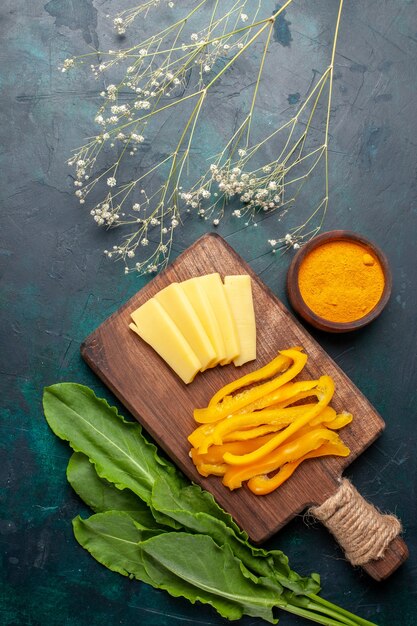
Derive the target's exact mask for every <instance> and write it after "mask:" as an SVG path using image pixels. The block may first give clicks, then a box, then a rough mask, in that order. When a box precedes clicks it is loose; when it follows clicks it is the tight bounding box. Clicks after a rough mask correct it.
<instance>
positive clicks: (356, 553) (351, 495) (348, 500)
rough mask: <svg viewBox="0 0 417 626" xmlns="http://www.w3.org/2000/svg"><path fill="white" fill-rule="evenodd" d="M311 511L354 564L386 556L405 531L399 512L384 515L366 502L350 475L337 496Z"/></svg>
mask: <svg viewBox="0 0 417 626" xmlns="http://www.w3.org/2000/svg"><path fill="white" fill-rule="evenodd" d="M309 513H311V514H312V515H313V516H314V517H316V518H317V519H318V520H320V521H321V522H322V523H323V524H324V525H325V526H326V528H328V529H329V531H330V532H331V533H332V535H333V536H334V537H335V539H336V541H337V542H338V543H339V544H340V546H341V547H342V548H343V550H344V552H345V556H346V558H347V559H348V560H349V561H350V562H351V563H352V565H364V564H365V563H368V562H369V561H374V560H376V559H380V558H382V557H383V555H384V552H385V550H386V548H387V547H388V546H389V544H390V543H391V541H392V540H393V539H395V537H396V536H397V535H399V534H400V532H401V522H400V521H399V519H398V518H397V517H395V515H384V514H383V513H381V512H380V511H378V509H377V508H376V507H375V506H374V505H372V504H370V503H369V502H366V500H364V498H362V496H361V495H360V493H358V491H356V489H355V487H354V486H353V485H352V483H351V482H350V481H349V480H347V479H346V478H344V479H343V480H342V482H341V485H340V487H339V489H338V490H337V491H336V493H335V494H334V495H333V496H330V498H328V499H327V500H326V501H325V502H323V504H321V505H320V506H315V507H311V508H310V509H309Z"/></svg>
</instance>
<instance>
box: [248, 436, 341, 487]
mask: <svg viewBox="0 0 417 626" xmlns="http://www.w3.org/2000/svg"><path fill="white" fill-rule="evenodd" d="M349 453H350V450H349V448H348V447H347V446H345V445H344V443H343V442H342V441H336V442H327V443H324V444H322V445H321V446H320V447H319V448H317V450H311V451H310V452H307V454H305V455H304V456H302V457H300V458H299V459H297V460H296V461H290V462H289V463H286V464H285V465H283V466H282V467H281V468H280V469H279V471H278V472H277V473H276V474H275V475H274V476H272V477H271V478H269V477H268V476H267V475H266V474H263V475H261V476H254V477H253V478H250V479H249V480H248V483H247V485H248V488H249V489H250V491H252V492H253V493H254V494H255V495H257V496H263V495H266V494H268V493H271V492H272V491H275V489H277V488H278V487H280V486H281V485H282V484H283V483H284V482H285V481H286V480H287V479H288V478H290V476H292V474H293V473H294V472H295V470H296V469H297V467H299V465H301V463H303V462H304V461H306V460H307V459H313V458H314V459H315V458H318V457H322V456H348V455H349Z"/></svg>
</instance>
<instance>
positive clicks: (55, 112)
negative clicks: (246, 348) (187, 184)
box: [0, 0, 417, 626]
mask: <svg viewBox="0 0 417 626" xmlns="http://www.w3.org/2000/svg"><path fill="white" fill-rule="evenodd" d="M126 4H129V3H127V2H124V5H126ZM185 4H186V5H189V6H191V5H192V2H189V1H186V2H185ZM116 5H118V3H117V2H113V3H111V2H103V1H102V0H94V1H93V0H50V1H49V2H45V1H42V0H31V1H30V2H25V1H23V0H2V2H1V7H0V30H1V42H2V45H1V49H0V64H1V66H0V88H1V93H2V96H1V111H0V114H1V124H0V133H1V136H2V139H1V145H2V150H1V157H0V158H1V177H2V184H1V195H2V209H1V215H0V220H1V231H0V239H1V241H0V280H1V305H2V306H1V310H2V313H3V316H2V317H3V319H2V324H1V326H0V359H1V361H2V363H1V366H0V369H1V385H2V390H1V405H2V420H1V422H0V489H1V491H0V542H1V557H2V566H1V577H2V583H1V587H0V623H1V624H4V625H5V626H44V625H46V624H47V625H48V626H57V625H58V624H59V625H62V624H66V625H71V626H78V625H84V624H89V625H91V626H98V625H101V624H102V623H103V622H104V623H107V624H111V625H113V624H126V625H127V624H143V625H144V626H171V625H173V624H184V623H188V624H204V625H220V624H224V623H225V621H224V620H222V619H220V618H219V617H218V616H217V615H216V614H215V613H214V611H212V610H211V609H210V608H207V607H201V606H198V607H197V606H191V605H189V604H187V603H186V602H185V601H182V600H181V599H173V598H170V597H169V596H168V595H167V594H165V593H163V592H159V591H157V590H154V589H152V588H150V587H148V586H146V585H142V584H140V583H137V582H132V581H129V580H126V579H124V578H122V577H121V576H118V575H117V574H113V573H111V572H109V571H107V570H106V569H104V568H103V567H101V566H100V565H98V564H97V563H96V562H95V561H94V560H93V559H92V558H91V557H90V556H89V555H88V554H87V553H86V552H84V551H83V550H82V549H81V548H80V547H79V546H78V544H77V543H76V542H75V540H74V538H73V535H72V530H71V519H72V518H73V517H74V516H75V515H76V514H78V512H80V511H84V508H83V506H82V505H81V503H80V502H79V501H78V499H77V498H76V497H75V495H74V494H73V493H72V492H71V489H70V487H69V486H68V485H67V483H66V479H65V467H66V461H67V459H68V457H69V451H68V449H67V448H66V446H65V445H63V444H62V443H61V442H60V441H58V440H57V439H55V438H54V436H53V435H52V433H51V432H50V431H49V430H48V428H47V425H46V423H45V421H44V418H43V416H42V411H41V405H40V400H41V394H42V388H43V386H44V385H46V384H51V383H54V382H57V381H61V380H71V381H78V382H82V383H84V384H89V385H91V386H92V387H93V388H94V389H95V390H96V391H97V393H99V394H101V395H105V396H106V397H107V398H110V397H111V396H110V394H109V393H108V392H107V390H106V389H105V388H103V387H102V385H101V384H100V383H99V381H98V380H97V379H96V378H95V377H94V376H93V375H92V373H91V372H90V371H89V370H88V368H87V367H86V366H85V365H84V364H83V362H82V361H81V358H80V355H79V347H80V343H81V341H82V340H83V339H84V337H85V336H86V335H87V334H88V333H89V332H90V331H92V330H94V328H96V326H97V325H98V324H99V323H100V322H101V321H103V320H104V319H105V318H106V317H107V316H108V315H109V314H110V313H112V312H113V311H115V310H116V309H117V308H118V307H119V306H120V304H121V303H123V302H124V301H125V300H126V299H127V298H129V297H130V296H131V295H132V294H133V293H135V291H137V290H138V289H139V288H140V287H141V286H142V285H143V284H144V283H145V279H139V278H137V277H135V276H134V275H131V276H128V277H125V276H123V275H122V271H121V270H122V268H121V267H120V266H118V265H116V264H111V263H109V262H107V261H106V260H105V259H104V258H103V256H102V250H103V248H105V247H109V238H108V235H106V233H105V232H102V231H99V230H98V229H96V228H95V226H94V225H93V224H92V222H91V221H90V219H89V216H88V210H86V209H83V208H81V207H80V206H79V205H78V204H77V202H76V201H75V198H74V196H73V185H72V179H71V177H70V176H69V172H68V170H67V167H66V165H65V160H66V159H67V157H68V155H69V153H70V150H71V149H73V148H75V147H76V146H77V145H78V144H79V142H80V141H82V138H83V137H84V136H87V135H90V134H91V131H92V122H91V119H92V116H93V114H94V111H95V108H96V105H97V102H98V100H97V93H98V92H99V91H100V89H101V85H100V84H97V83H95V82H94V81H93V80H92V79H91V78H90V77H89V76H88V74H87V73H84V72H83V71H81V72H80V73H76V74H68V75H63V74H60V73H59V72H58V71H57V69H56V68H57V65H58V64H59V62H62V60H63V59H64V58H66V57H68V56H71V55H73V54H80V53H83V52H84V51H85V50H86V49H87V47H88V46H89V45H93V46H99V47H104V48H108V47H112V46H113V47H115V46H117V45H119V44H117V40H116V39H115V37H114V35H113V34H112V32H111V29H110V28H109V25H108V20H106V19H105V15H106V14H107V13H108V12H111V11H114V7H115V6H116ZM275 6H276V5H275V3H274V2H269V1H267V0H265V1H264V2H263V7H262V12H263V14H264V15H268V14H269V13H270V12H271V11H272V10H273V9H274V8H275ZM335 8H336V2H335V1H334V0H320V1H317V2H314V3H312V2H301V1H297V2H294V4H293V5H292V6H291V7H290V9H289V10H288V11H287V13H286V15H285V16H284V18H283V19H282V20H280V21H279V22H278V23H277V27H276V30H275V36H274V41H273V43H272V45H271V50H270V55H275V56H274V59H275V58H276V61H274V62H273V63H272V64H271V63H270V64H269V66H268V68H267V75H266V81H265V86H264V89H263V90H262V93H261V95H260V100H259V109H258V110H259V117H258V119H257V124H258V128H259V129H261V131H263V129H264V128H268V127H273V125H274V124H276V123H277V121H278V120H279V119H285V116H288V112H291V111H295V107H296V104H297V102H298V101H299V99H300V95H301V97H302V96H303V95H304V94H305V93H306V91H307V88H308V85H309V82H310V80H311V77H312V72H313V71H314V69H315V68H317V69H323V67H324V66H325V65H326V64H327V62H328V58H329V45H330V42H331V38H332V32H331V25H332V24H333V21H334V17H333V16H334V13H335ZM168 19H169V15H167V14H166V12H165V13H162V14H159V15H158V20H159V21H162V22H166V21H167V20H168ZM257 51H259V49H258V48H257V49H255V50H254V52H253V54H254V55H256V54H257ZM416 53H417V5H416V3H415V2H414V1H413V0H408V1H406V0H382V1H381V0H378V1H377V0H374V1H371V0H367V1H366V2H346V5H345V9H344V13H343V17H342V26H341V33H340V39H339V46H338V54H337V56H336V77H335V78H336V80H335V92H334V107H333V117H332V122H331V201H330V206H329V213H328V218H327V220H326V224H325V228H326V229H331V228H348V229H352V230H357V231H359V232H361V233H363V234H364V235H367V236H369V237H371V238H372V239H373V240H374V241H375V242H376V243H378V244H379V245H381V246H382V248H383V249H384V250H385V252H386V253H387V255H388V257H389V259H390V262H391V265H392V270H393V275H394V288H393V295H392V299H391V301H390V303H389V306H388V308H387V310H386V311H385V312H384V314H383V315H382V316H381V318H380V319H379V320H377V321H376V322H374V323H373V324H372V325H371V326H370V327H368V328H366V329H365V330H363V331H360V332H357V333H356V334H352V335H346V336H340V337H333V336H327V335H325V334H321V333H318V332H317V333H316V332H314V333H313V334H314V335H315V337H316V338H317V339H318V341H319V342H320V343H321V344H322V345H323V346H324V347H325V348H326V349H327V350H328V352H329V353H330V354H331V356H332V357H333V358H334V359H335V360H336V362H337V363H338V364H339V365H340V366H341V367H342V368H343V369H344V370H345V372H346V373H347V374H348V375H349V376H350V377H351V378H352V380H353V381H354V382H355V383H356V384H357V385H358V387H359V388H360V389H361V390H362V391H363V392H364V393H365V394H366V395H367V396H368V398H369V399H370V400H371V402H372V403H373V404H374V405H375V406H376V408H377V409H378V410H379V411H380V413H381V414H382V415H383V417H384V419H385V420H386V424H387V428H386V432H385V433H384V434H383V436H382V437H381V438H380V439H379V440H378V442H377V443H375V444H374V445H373V446H372V447H371V448H370V449H369V450H368V451H367V452H366V453H365V454H364V455H363V456H362V457H361V458H360V459H359V460H357V461H356V462H355V463H354V464H353V465H352V466H351V467H350V468H349V473H348V475H349V476H350V477H351V478H352V480H353V482H354V484H355V485H356V486H357V487H358V488H359V490H360V491H361V492H362V493H363V495H365V496H366V497H367V498H368V499H369V500H371V501H372V502H374V503H375V504H376V505H378V506H379V507H380V508H381V509H383V510H390V511H394V512H395V513H397V514H398V515H399V517H400V518H401V519H402V521H403V524H404V529H405V539H406V541H407V543H408V545H409V547H410V549H411V556H410V559H409V561H408V562H407V563H406V564H405V565H404V566H403V567H402V568H401V569H400V570H398V572H397V573H395V574H394V575H393V576H392V578H391V579H390V580H389V581H387V582H385V583H379V584H378V583H375V582H373V581H372V580H370V579H369V578H368V577H367V576H366V575H365V574H363V573H361V571H358V570H354V569H353V568H352V567H351V566H350V565H348V564H347V563H346V562H345V561H344V560H343V558H342V555H341V553H340V551H339V549H338V547H337V546H336V545H335V543H334V542H333V540H332V539H331V537H330V536H329V535H328V534H327V532H326V531H325V530H324V529H323V528H322V527H321V526H320V525H319V524H315V525H313V526H310V525H307V524H306V523H305V522H304V520H303V518H302V517H301V516H300V517H299V518H297V519H295V520H294V521H293V522H291V523H290V524H289V525H288V526H287V527H286V528H285V529H284V530H283V531H282V532H280V533H279V534H278V535H277V536H276V537H274V538H273V540H271V541H270V542H269V545H270V546H274V547H279V548H281V549H282V550H284V552H286V553H287V554H288V555H289V557H290V560H291V563H292V566H293V568H294V569H296V570H298V571H299V572H300V573H307V572H310V571H312V570H314V571H319V572H320V574H321V576H322V582H323V588H324V592H323V595H324V596H325V597H327V598H328V599H330V600H332V601H334V602H337V603H340V604H342V605H343V606H345V607H346V608H348V609H350V610H352V611H354V612H355V611H357V612H358V613H359V614H361V615H362V616H364V617H367V618H368V619H371V620H372V621H375V622H377V623H378V624H379V625H381V626H414V625H415V624H416V623H417V599H416V591H417V586H416V582H415V581H416V576H417V564H416V557H415V549H416V519H417V515H416V513H417V511H416V501H417V497H416V496H417V494H416V487H417V484H416V428H415V416H416V326H417V324H416V311H417V301H416V300H417V298H416V261H417V255H416V252H415V250H416V242H415V239H416V232H417V228H416V227H417V223H416V215H417V207H416V145H417V140H416V135H415V129H416V118H415V112H416V105H417V102H416V69H415V68H416ZM326 59H327V61H326ZM252 61H254V59H252ZM250 72H251V61H250V60H249V61H248V62H246V63H240V64H239V67H238V68H237V69H236V70H233V71H231V72H229V73H228V74H227V75H226V77H225V83H226V84H227V86H228V89H229V91H230V89H231V90H232V92H233V94H234V95H233V97H231V98H228V99H227V101H225V102H223V104H224V106H225V111H226V112H225V114H224V116H222V117H221V123H219V118H218V116H217V107H218V105H219V102H220V103H222V91H221V89H220V90H218V92H217V98H214V100H213V104H212V107H213V110H212V115H211V116H210V111H208V114H207V117H206V120H207V121H206V126H205V127H203V129H202V133H203V135H202V139H201V142H200V143H199V151H200V156H203V157H204V156H205V152H206V151H208V150H209V148H211V143H210V142H213V141H215V140H216V135H215V134H214V135H213V136H214V139H213V136H212V135H211V131H212V128H211V120H212V119H217V124H216V126H215V129H216V132H217V133H219V136H220V135H221V132H222V128H223V126H222V124H223V125H224V128H225V129H226V126H227V124H228V121H230V119H232V117H233V111H234V110H235V109H236V107H237V108H239V107H243V109H244V103H245V102H246V100H245V97H246V96H245V92H244V91H242V89H241V85H242V84H247V83H248V82H250V77H251V73H250ZM216 116H217V118H216ZM271 125H272V126H271ZM175 130H176V129H175V124H173V125H170V124H167V125H165V126H164V133H163V134H161V136H160V142H161V144H158V143H156V144H155V149H156V150H158V149H161V150H162V147H161V148H159V147H158V146H159V145H161V146H162V145H164V146H165V145H167V144H168V143H169V140H170V138H171V135H172V136H173V135H174V134H175ZM205 138H206V140H207V143H205V141H204V139H205ZM300 215H301V216H302V215H303V208H302V207H301V209H300ZM307 215H308V213H306V214H305V217H306V216H307ZM242 226H243V225H242V224H241V223H237V222H236V221H234V220H232V219H226V220H225V222H224V224H223V225H222V226H220V227H219V233H220V234H222V235H223V236H225V237H226V239H227V240H228V242H229V243H230V244H231V245H232V246H234V247H235V248H236V250H237V251H238V252H239V253H240V254H242V256H243V257H244V258H245V259H246V260H247V261H249V262H250V264H251V265H252V267H253V268H254V269H255V270H256V271H257V272H258V273H259V274H260V275H261V277H262V278H263V280H264V281H265V282H266V283H267V284H268V285H269V286H270V287H271V288H272V289H273V291H274V292H275V293H276V294H277V295H278V296H279V297H280V298H282V299H283V300H284V301H285V293H284V281H285V273H286V270H287V267H288V263H289V261H290V255H284V256H280V255H275V256H273V255H271V253H270V252H269V249H268V245H267V243H266V240H267V239H268V238H271V237H273V238H275V237H276V236H277V235H279V233H280V234H281V235H282V234H285V230H282V229H285V228H286V226H285V225H283V226H281V225H280V224H278V223H277V222H276V221H275V219H274V218H273V217H272V218H270V219H268V220H266V221H265V222H263V224H262V225H261V226H260V227H258V229H257V230H255V229H253V228H251V229H243V230H242ZM280 229H281V230H280ZM202 230H203V229H202V225H201V223H200V222H193V221H190V222H189V223H188V224H187V227H186V228H185V229H184V230H182V231H181V232H178V238H177V242H176V247H175V251H176V252H178V251H180V250H181V249H184V248H185V247H186V246H188V245H189V244H191V243H192V242H193V241H194V240H195V238H196V237H197V236H198V235H199V234H200V233H201V232H202ZM241 623H242V624H245V625H246V626H249V624H251V625H254V624H260V621H259V620H258V621H257V620H253V619H245V620H242V621H241ZM300 623H302V620H299V619H298V618H295V617H291V616H289V615H288V616H287V615H286V614H283V615H282V624H288V625H289V626H290V625H293V624H294V625H295V624H300Z"/></svg>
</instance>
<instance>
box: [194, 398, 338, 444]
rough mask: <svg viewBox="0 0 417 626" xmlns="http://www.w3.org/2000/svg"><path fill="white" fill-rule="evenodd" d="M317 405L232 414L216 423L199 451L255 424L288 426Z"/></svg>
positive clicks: (220, 442)
mask: <svg viewBox="0 0 417 626" xmlns="http://www.w3.org/2000/svg"><path fill="white" fill-rule="evenodd" d="M315 406H316V405H315V404H309V405H304V406H293V407H291V408H290V409H278V410H269V409H265V410H263V411H256V412H255V413H243V414H242V415H231V416H230V417H228V418H227V419H223V420H221V421H220V422H218V423H217V424H216V426H215V428H214V429H213V431H212V433H211V434H209V435H207V436H206V437H205V438H204V440H203V441H202V442H201V443H200V445H199V446H198V448H199V452H200V453H202V454H204V452H207V450H208V448H209V446H211V445H220V444H222V443H223V441H224V437H225V436H226V435H228V434H229V433H231V432H233V431H234V430H239V429H242V428H245V427H247V428H251V427H252V428H253V427H255V426H261V425H263V424H269V423H271V422H273V423H274V424H277V425H282V427H284V426H288V424H291V422H293V421H294V420H295V419H296V418H297V417H300V416H301V415H304V414H305V412H306V411H309V410H311V409H312V408H313V407H315ZM334 417H336V413H335V414H334V416H333V418H334Z"/></svg>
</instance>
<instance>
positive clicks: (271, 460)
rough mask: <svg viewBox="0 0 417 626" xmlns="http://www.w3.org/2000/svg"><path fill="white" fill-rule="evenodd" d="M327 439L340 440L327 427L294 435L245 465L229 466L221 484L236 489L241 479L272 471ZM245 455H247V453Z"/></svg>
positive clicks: (331, 440) (317, 446) (239, 485)
mask: <svg viewBox="0 0 417 626" xmlns="http://www.w3.org/2000/svg"><path fill="white" fill-rule="evenodd" d="M271 441H272V440H271ZM327 441H330V442H333V443H334V442H338V441H340V438H339V435H338V434H337V433H335V432H334V431H333V430H329V429H328V428H317V429H315V430H309V431H307V432H305V433H303V434H302V435H301V436H300V437H294V438H293V439H292V440H290V441H286V442H285V443H284V444H283V445H281V446H280V447H279V448H276V449H275V450H273V451H271V452H270V453H269V454H267V455H265V457H264V458H262V459H259V460H257V461H253V462H249V463H247V464H246V465H236V466H229V467H228V469H227V471H226V473H225V475H224V477H223V484H224V485H225V486H226V487H229V489H232V490H233V489H237V488H238V487H241V486H242V482H243V481H245V480H249V479H250V478H253V477H254V476H259V475H262V474H268V473H269V472H274V471H275V470H277V469H279V468H280V467H281V466H282V465H284V464H285V463H288V462H292V461H296V460H297V459H299V458H301V457H302V456H304V455H305V454H307V453H308V452H311V450H315V449H317V448H319V447H320V446H321V445H322V444H323V443H325V442H327ZM268 443H270V442H267V444H265V445H268ZM225 456H226V454H225V455H224V457H225ZM242 456H243V455H242ZM246 456H249V454H248V455H246ZM224 457H223V458H224ZM226 465H227V464H226Z"/></svg>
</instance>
